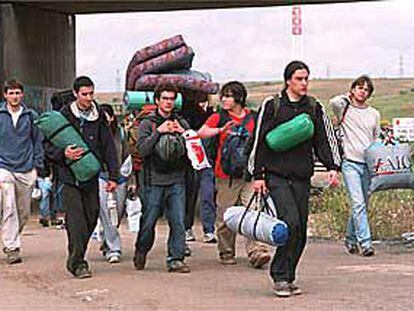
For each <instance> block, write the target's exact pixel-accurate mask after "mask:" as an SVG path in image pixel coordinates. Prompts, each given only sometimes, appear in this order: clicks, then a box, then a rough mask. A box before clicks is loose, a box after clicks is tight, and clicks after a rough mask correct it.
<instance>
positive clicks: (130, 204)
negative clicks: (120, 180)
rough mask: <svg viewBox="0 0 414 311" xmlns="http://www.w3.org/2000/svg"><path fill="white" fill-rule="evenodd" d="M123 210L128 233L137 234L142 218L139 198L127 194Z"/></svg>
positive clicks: (132, 194)
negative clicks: (124, 209) (125, 215)
mask: <svg viewBox="0 0 414 311" xmlns="http://www.w3.org/2000/svg"><path fill="white" fill-rule="evenodd" d="M125 208H126V213H127V221H128V229H129V231H131V232H135V233H138V231H139V223H140V220H141V216H142V203H141V200H140V198H139V197H138V196H136V195H135V194H134V193H132V192H130V193H128V195H127V199H126V201H125Z"/></svg>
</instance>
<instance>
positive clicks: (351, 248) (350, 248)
mask: <svg viewBox="0 0 414 311" xmlns="http://www.w3.org/2000/svg"><path fill="white" fill-rule="evenodd" d="M345 248H346V251H347V252H348V253H350V254H351V255H356V254H358V253H359V248H358V245H356V244H352V243H347V242H345Z"/></svg>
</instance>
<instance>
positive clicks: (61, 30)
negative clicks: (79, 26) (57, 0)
mask: <svg viewBox="0 0 414 311" xmlns="http://www.w3.org/2000/svg"><path fill="white" fill-rule="evenodd" d="M0 68H1V71H0V83H1V85H3V83H4V81H5V80H6V79H9V78H11V77H15V78H17V79H18V80H21V81H22V82H23V83H24V84H25V86H26V89H25V93H26V95H27V101H28V102H30V104H31V105H33V106H34V107H35V108H36V109H39V110H44V108H45V107H46V106H47V105H48V98H49V97H50V94H51V93H52V92H53V90H56V89H62V88H67V87H69V86H70V85H71V83H72V81H73V79H74V77H75V16H74V15H70V14H64V13H57V12H52V11H47V10H41V9H38V8H36V7H32V6H26V5H18V4H1V5H0ZM1 93H2V92H1Z"/></svg>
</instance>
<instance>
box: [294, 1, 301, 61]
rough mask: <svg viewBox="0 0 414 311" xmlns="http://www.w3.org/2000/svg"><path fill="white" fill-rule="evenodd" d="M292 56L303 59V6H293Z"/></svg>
mask: <svg viewBox="0 0 414 311" xmlns="http://www.w3.org/2000/svg"><path fill="white" fill-rule="evenodd" d="M291 54H292V57H293V58H295V59H301V60H303V26H302V8H301V7H300V6H298V5H295V6H293V7H292V53H291Z"/></svg>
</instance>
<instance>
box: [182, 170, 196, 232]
mask: <svg viewBox="0 0 414 311" xmlns="http://www.w3.org/2000/svg"><path fill="white" fill-rule="evenodd" d="M199 188H200V175H199V174H198V172H197V171H196V170H193V169H192V168H189V169H188V170H187V172H186V173H185V217H184V226H185V230H188V229H192V228H193V225H194V218H195V211H196V205H197V197H198V190H199Z"/></svg>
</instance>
